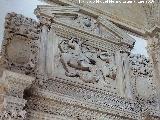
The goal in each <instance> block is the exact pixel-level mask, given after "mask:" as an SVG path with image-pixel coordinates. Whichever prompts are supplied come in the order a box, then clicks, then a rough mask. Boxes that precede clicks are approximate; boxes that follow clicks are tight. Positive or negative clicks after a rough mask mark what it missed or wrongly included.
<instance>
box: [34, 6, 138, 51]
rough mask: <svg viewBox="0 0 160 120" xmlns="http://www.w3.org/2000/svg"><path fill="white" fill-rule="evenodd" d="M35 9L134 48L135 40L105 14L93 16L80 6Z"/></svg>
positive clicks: (53, 19)
mask: <svg viewBox="0 0 160 120" xmlns="http://www.w3.org/2000/svg"><path fill="white" fill-rule="evenodd" d="M35 11H36V14H37V13H38V14H40V15H41V16H45V17H49V18H51V19H52V21H53V22H54V23H58V24H60V25H64V26H67V27H69V28H72V29H75V30H78V31H81V32H84V33H87V34H91V35H94V36H97V37H99V38H101V39H105V40H107V41H110V42H112V43H116V44H126V45H128V46H129V47H131V48H132V47H133V44H134V42H135V40H134V39H133V38H131V37H130V36H129V35H128V34H127V33H125V32H124V31H123V30H121V29H120V28H119V27H117V26H116V25H115V24H113V23H112V22H110V21H109V20H107V19H106V18H105V16H99V17H93V16H90V15H87V14H84V13H83V12H82V11H80V9H79V7H73V6H46V5H45V6H44V5H40V6H38V7H37V9H36V10H35Z"/></svg>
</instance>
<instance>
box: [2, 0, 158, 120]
mask: <svg viewBox="0 0 160 120" xmlns="http://www.w3.org/2000/svg"><path fill="white" fill-rule="evenodd" d="M64 2H65V1H63V2H62V3H64ZM68 4H69V3H68ZM138 7H140V6H138ZM113 8H115V6H113V7H110V9H109V10H111V11H112V9H113ZM119 8H121V6H119V7H118V8H117V9H116V10H119ZM121 9H122V8H121ZM140 9H142V8H140ZM137 10H139V9H137ZM156 10H157V8H156ZM131 11H132V10H131ZM131 11H130V9H129V11H128V12H131ZM132 12H135V11H134V10H133V11H132ZM132 12H131V13H132ZM35 14H36V15H37V17H38V18H39V21H38V22H36V21H34V20H32V19H29V18H26V17H24V16H22V15H18V14H16V13H9V14H8V15H7V17H6V24H5V36H4V42H3V47H2V56H1V58H0V63H1V64H0V65H1V66H0V68H3V69H2V70H1V71H2V72H3V74H2V77H1V78H0V110H1V114H0V115H1V116H0V119H2V120H17V119H18V120H22V119H26V120H44V119H45V120H66V119H67V120H128V119H131V120H132V119H133V120H147V119H149V120H159V119H160V91H159V89H158V88H159V85H160V82H159V75H160V68H159V67H160V66H159V32H158V31H157V28H158V27H156V29H154V30H153V32H152V31H150V32H148V31H147V30H146V31H145V32H146V33H149V34H147V38H148V43H149V45H148V51H149V54H150V58H146V57H144V56H142V55H134V54H131V50H132V48H133V46H134V42H135V40H134V39H133V38H131V37H130V36H129V35H128V34H127V33H126V31H124V30H122V29H121V28H120V27H119V26H118V25H117V24H114V23H113V21H109V20H107V19H106V16H105V15H104V14H99V15H97V14H96V12H95V11H93V12H92V14H90V11H89V10H88V12H87V11H86V10H84V8H82V7H81V6H65V5H63V6H62V5H61V3H56V5H53V6H48V5H47V6H38V7H37V8H36V9H35ZM117 14H118V15H117V17H118V18H119V19H122V17H121V15H122V14H120V13H117ZM141 14H142V13H141ZM122 16H123V17H124V19H128V20H129V19H130V18H128V16H127V15H126V16H125V15H122ZM138 16H139V14H137V16H135V19H133V21H132V22H136V24H137V25H139V24H141V25H143V22H144V21H143V22H141V21H139V20H137V18H136V17H138ZM141 17H143V16H141ZM141 17H139V18H141ZM144 19H145V18H144ZM140 20H143V19H140ZM122 22H123V21H122ZM124 23H125V22H124ZM145 24H146V23H145ZM126 27H127V26H126ZM139 27H140V28H141V29H143V28H142V27H141V26H139ZM135 34H136V33H135ZM143 37H144V36H143ZM31 76H32V77H31ZM33 81H35V82H33Z"/></svg>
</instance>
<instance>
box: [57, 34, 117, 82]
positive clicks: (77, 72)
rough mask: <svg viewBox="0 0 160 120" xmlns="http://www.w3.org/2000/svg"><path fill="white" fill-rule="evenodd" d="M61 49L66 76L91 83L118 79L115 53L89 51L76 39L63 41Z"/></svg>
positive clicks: (60, 45) (61, 58)
mask: <svg viewBox="0 0 160 120" xmlns="http://www.w3.org/2000/svg"><path fill="white" fill-rule="evenodd" d="M59 49H60V60H61V63H62V65H63V68H64V69H65V70H66V72H65V74H66V76H69V77H79V78H80V79H81V80H83V81H84V82H89V83H95V82H98V81H99V80H100V79H107V78H110V79H112V80H115V79H116V75H117V73H116V72H117V67H116V61H115V56H114V54H113V53H108V52H101V51H96V50H94V51H93V50H91V49H89V48H88V49H87V48H86V47H85V46H83V44H82V43H81V41H80V40H79V39H78V38H74V37H72V38H71V39H70V40H63V41H62V42H61V43H60V44H59Z"/></svg>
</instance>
